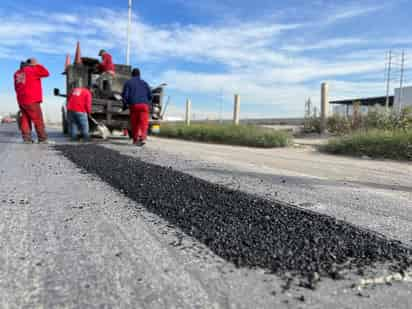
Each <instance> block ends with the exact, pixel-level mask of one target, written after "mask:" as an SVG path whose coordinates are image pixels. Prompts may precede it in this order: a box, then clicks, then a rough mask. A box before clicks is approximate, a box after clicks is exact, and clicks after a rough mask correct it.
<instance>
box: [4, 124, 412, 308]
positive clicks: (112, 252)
mask: <svg viewBox="0 0 412 309" xmlns="http://www.w3.org/2000/svg"><path fill="white" fill-rule="evenodd" d="M49 136H50V138H51V139H52V140H53V141H56V142H57V143H58V144H71V143H68V142H67V140H66V139H65V138H64V137H63V136H62V135H61V134H60V133H59V132H58V131H53V130H51V129H49ZM96 142H98V143H100V142H99V141H94V143H96ZM159 145H160V150H155V151H153V150H151V147H152V141H150V142H149V144H148V146H147V147H146V148H143V149H137V148H136V147H133V146H131V145H128V144H127V140H123V139H119V140H118V139H114V140H111V141H109V142H108V143H104V146H105V147H111V148H114V149H116V150H118V151H119V152H122V153H124V154H127V155H131V156H135V157H138V158H140V159H141V160H144V161H146V162H149V163H155V164H157V165H164V166H165V167H169V166H173V168H174V169H175V170H176V169H178V170H181V171H185V173H191V174H193V175H195V176H196V177H197V178H198V177H202V178H204V179H207V180H208V181H209V182H215V183H222V184H224V185H225V186H226V187H230V188H233V189H235V191H237V190H238V189H239V188H240V189H241V190H242V191H248V192H252V193H256V194H259V195H260V194H261V192H263V194H262V196H265V194H266V193H268V192H270V193H274V190H277V189H278V188H276V187H272V188H270V187H266V186H267V184H266V182H261V180H260V179H259V181H257V180H255V179H254V178H246V177H245V176H244V175H243V176H242V175H241V174H237V173H235V170H234V169H231V170H223V169H222V170H221V169H220V167H219V166H218V165H216V164H210V163H209V162H207V160H200V159H198V158H197V157H196V156H195V155H193V154H190V152H188V149H187V147H186V148H185V147H183V148H182V147H181V145H180V144H179V146H178V147H179V149H185V150H184V152H185V153H187V154H189V158H185V157H184V156H182V155H179V156H178V157H175V156H171V155H169V154H168V151H169V150H171V149H172V147H171V146H172V145H173V143H172V142H171V144H169V146H167V145H168V144H167V143H164V142H161V143H159ZM165 146H167V147H165ZM199 148H200V147H198V146H197V144H196V147H195V148H194V149H196V152H197V150H198V149H199ZM189 149H190V147H189ZM199 154H200V152H199ZM97 155H98V154H96V156H97ZM221 155H222V152H221V151H220V150H219V156H220V157H221ZM231 156H232V155H231ZM218 168H219V170H218ZM206 169H207V173H206ZM249 176H253V174H248V177H249ZM287 180H288V182H289V179H287ZM0 184H1V185H0V308H11V309H14V308H231V309H233V308H245V309H246V308H305V309H314V308H316V309H318V308H373V309H376V308H385V309H386V308H402V309H403V308H405V309H406V308H410V302H411V299H412V292H411V291H412V288H411V283H408V282H403V283H400V282H393V283H392V284H390V285H388V284H377V285H374V286H372V287H369V288H368V287H365V288H364V289H363V290H362V291H361V293H360V292H359V290H358V289H357V288H356V286H358V285H359V284H360V283H361V280H362V279H369V278H370V279H373V278H380V277H381V276H387V275H390V274H391V273H392V269H391V268H390V265H380V263H376V265H375V267H371V268H370V271H368V272H367V273H365V274H358V273H356V271H355V273H352V272H351V271H349V272H348V273H346V274H345V276H344V277H345V278H344V279H342V280H333V279H331V278H329V277H323V278H322V281H321V282H319V284H318V288H317V289H316V290H311V289H307V288H304V287H300V286H299V282H295V281H294V280H292V279H293V278H295V276H292V275H291V278H290V280H288V281H285V280H284V279H285V278H280V277H279V276H278V275H274V274H272V273H271V272H270V271H265V270H264V269H261V268H259V267H258V268H250V267H235V266H234V264H233V263H230V262H227V261H226V260H225V259H222V258H221V257H219V256H218V255H216V254H215V253H214V252H213V251H211V250H210V249H209V247H207V246H206V245H204V244H202V243H201V242H199V241H198V240H197V239H196V238H193V237H190V236H188V235H187V233H184V232H183V231H182V230H181V229H180V228H179V227H178V226H176V225H172V224H170V223H169V222H168V221H167V220H164V219H162V218H161V216H158V215H156V214H154V213H153V212H151V211H148V210H147V207H145V206H144V205H142V204H139V203H136V201H134V200H133V199H131V198H128V197H127V196H126V195H125V194H123V193H121V192H120V190H117V189H115V188H113V187H112V186H111V185H109V184H107V183H106V182H105V181H102V180H101V178H99V177H96V176H95V175H93V174H91V173H88V172H86V171H85V170H84V169H80V168H78V167H77V166H76V165H75V164H74V163H73V162H71V161H70V160H68V159H67V158H65V157H64V156H62V155H61V154H60V153H59V152H57V151H56V150H55V149H54V148H53V146H50V145H49V146H48V145H36V144H33V145H24V144H22V143H21V138H20V137H19V134H18V132H17V130H16V126H15V125H14V124H13V125H0ZM281 185H282V186H283V187H282V188H279V197H282V198H283V196H282V194H283V193H284V192H295V191H296V190H297V189H298V188H300V187H302V186H303V185H302V184H301V183H300V184H299V185H296V186H292V187H291V188H290V186H288V183H286V184H284V183H282V184H281ZM268 188H269V189H268ZM288 188H289V189H288ZM315 189H316V187H312V191H314V190H315ZM346 189H347V190H349V188H346ZM334 190H335V191H336V190H338V187H334ZM351 190H354V189H351ZM305 192H306V191H305ZM308 192H309V191H307V192H306V193H305V195H302V199H303V200H305V199H307V200H310V199H311V198H312V196H311V195H309V194H308ZM338 193H339V194H338ZM335 195H337V197H339V196H341V192H340V191H337V192H336V193H335ZM269 197H270V196H269ZM330 200H331V203H332V202H333V203H336V206H337V207H338V206H339V207H341V206H342V203H341V201H340V200H339V199H334V198H331V199H330ZM381 200H383V201H387V199H384V196H379V199H378V200H376V199H375V200H371V202H373V203H374V204H376V205H375V206H376V208H379V209H381V210H382V211H385V213H391V214H395V215H396V218H395V217H394V218H392V219H391V222H392V221H393V222H396V223H397V224H401V223H403V222H404V221H403V220H404V219H405V218H406V219H407V214H408V212H407V211H408V209H407V207H406V208H405V213H404V216H403V217H398V216H397V214H398V213H399V211H400V209H397V208H393V204H390V203H389V204H388V203H387V204H386V205H387V207H385V208H381V204H379V203H378V202H379V201H381ZM360 201H362V198H361V199H360ZM399 201H402V200H399ZM333 205H334V204H331V205H328V208H327V209H329V206H330V207H332V206H333ZM401 206H405V205H403V204H401V203H400V204H399V208H400V207H401ZM406 206H407V205H406ZM313 209H315V210H316V211H318V209H317V208H316V207H313ZM339 216H340V215H339V213H336V217H339ZM348 218H350V219H351V222H352V219H353V217H348ZM356 218H359V219H361V218H362V219H363V221H359V222H360V224H357V225H359V226H363V227H364V226H369V225H368V223H369V221H370V220H371V219H370V216H368V215H367V214H366V213H362V216H360V215H357V216H356ZM359 222H357V223H359ZM381 222H382V221H377V223H379V224H377V225H376V229H375V226H373V227H374V228H373V230H379V227H380V226H381ZM404 226H405V225H404ZM391 227H392V225H391ZM406 227H407V225H406ZM388 231H390V233H389V235H391V236H396V237H392V238H396V239H403V236H404V235H406V234H407V233H406V231H408V230H407V229H406V230H405V229H400V230H397V229H394V228H391V229H388ZM409 235H410V233H409ZM407 239H409V238H407ZM289 281H291V282H289ZM285 283H290V284H289V285H290V289H286V288H287V284H285ZM354 286H355V287H354Z"/></svg>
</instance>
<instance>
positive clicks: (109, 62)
mask: <svg viewBox="0 0 412 309" xmlns="http://www.w3.org/2000/svg"><path fill="white" fill-rule="evenodd" d="M99 56H100V57H101V58H102V62H101V63H100V64H99V65H98V67H97V69H98V71H99V73H100V74H101V75H100V77H99V79H98V84H99V88H100V89H101V90H105V91H108V92H111V91H112V86H113V79H114V77H115V74H116V73H115V65H114V64H113V58H112V56H111V55H110V54H109V53H108V52H107V51H105V50H104V49H102V50H101V51H100V52H99ZM105 83H107V86H106V85H105Z"/></svg>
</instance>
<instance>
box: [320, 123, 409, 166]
mask: <svg viewBox="0 0 412 309" xmlns="http://www.w3.org/2000/svg"><path fill="white" fill-rule="evenodd" d="M322 149H323V150H324V151H326V152H328V153H332V154H342V155H353V156H368V157H371V158H381V159H392V160H409V161H412V130H409V131H402V130H394V131H385V130H371V131H361V132H356V133H353V134H350V135H347V136H342V137H339V138H336V139H333V140H331V141H329V143H328V144H326V145H325V146H323V147H322Z"/></svg>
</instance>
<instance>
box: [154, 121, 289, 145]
mask: <svg viewBox="0 0 412 309" xmlns="http://www.w3.org/2000/svg"><path fill="white" fill-rule="evenodd" d="M159 135H160V136H161V137H167V138H176V139H183V140H188V141H198V142H208V143H217V144H227V145H238V146H249V147H259V148H275V147H286V146H288V145H289V144H290V142H291V136H290V135H289V134H288V133H287V132H283V131H277V130H273V129H267V128H262V127H258V126H251V125H239V126H234V125H219V124H193V125H190V126H187V125H184V124H165V125H163V126H162V128H161V130H160V134H159Z"/></svg>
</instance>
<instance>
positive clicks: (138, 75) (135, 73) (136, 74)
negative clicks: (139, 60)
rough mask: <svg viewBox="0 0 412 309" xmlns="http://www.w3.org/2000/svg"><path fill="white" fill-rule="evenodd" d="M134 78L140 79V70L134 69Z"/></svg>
mask: <svg viewBox="0 0 412 309" xmlns="http://www.w3.org/2000/svg"><path fill="white" fill-rule="evenodd" d="M132 76H133V77H140V70H139V69H138V68H135V69H133V71H132Z"/></svg>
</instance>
